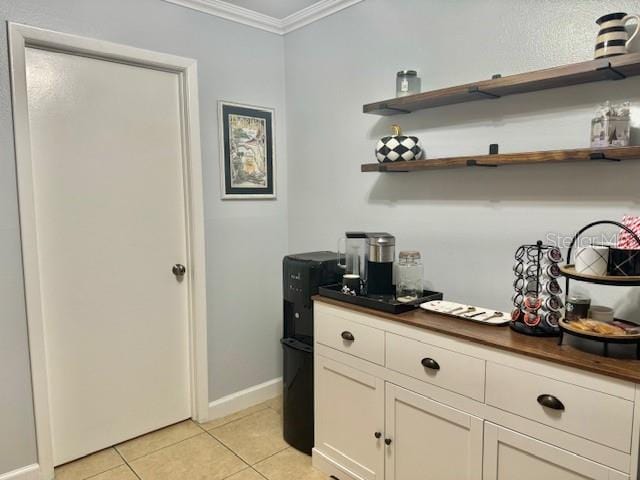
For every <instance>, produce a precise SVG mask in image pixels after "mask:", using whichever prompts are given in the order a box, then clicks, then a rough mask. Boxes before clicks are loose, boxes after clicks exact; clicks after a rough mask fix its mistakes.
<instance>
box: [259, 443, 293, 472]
mask: <svg viewBox="0 0 640 480" xmlns="http://www.w3.org/2000/svg"><path fill="white" fill-rule="evenodd" d="M288 448H291V447H289V445H287V446H286V447H284V448H283V449H281V450H278V451H277V452H274V453H272V454H271V455H269V456H268V457H265V458H263V459H262V460H258V461H257V462H256V463H254V464H253V465H251V467H252V468H253V466H254V465H258V464H259V463H262V462H266V461H267V460H269V459H270V458H273V457H275V456H276V455H278V454H279V453H282V452H284V451H285V450H287V449H288Z"/></svg>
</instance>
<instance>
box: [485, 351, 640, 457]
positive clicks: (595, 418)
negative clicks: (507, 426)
mask: <svg viewBox="0 0 640 480" xmlns="http://www.w3.org/2000/svg"><path fill="white" fill-rule="evenodd" d="M543 396H547V397H546V398H545V397H543ZM549 396H551V398H550V397H549ZM486 398H487V400H486V402H487V404H489V405H492V406H494V407H497V408H499V409H501V410H505V411H508V412H511V413H515V414H516V415H520V416H522V417H525V418H529V419H531V420H534V421H536V422H539V423H542V424H544V425H548V426H550V427H554V428H557V429H559V430H562V431H565V432H567V433H571V434H574V435H577V436H579V437H582V438H585V439H587V440H591V441H593V442H596V443H599V444H602V445H606V446H608V447H611V448H615V449H617V450H620V451H622V452H625V453H628V452H630V451H631V431H632V425H633V403H632V402H629V401H627V400H624V399H622V398H619V397H614V396H612V395H608V394H606V393H602V392H598V391H595V390H590V389H588V388H585V387H581V386H578V385H573V384H569V383H566V382H562V381H559V380H554V379H551V378H548V377H542V376H540V375H536V374H533V373H529V372H525V371H522V370H516V369H514V368H510V367H505V366H502V365H498V364H495V363H491V362H488V363H487V392H486ZM558 401H559V402H560V403H558Z"/></svg>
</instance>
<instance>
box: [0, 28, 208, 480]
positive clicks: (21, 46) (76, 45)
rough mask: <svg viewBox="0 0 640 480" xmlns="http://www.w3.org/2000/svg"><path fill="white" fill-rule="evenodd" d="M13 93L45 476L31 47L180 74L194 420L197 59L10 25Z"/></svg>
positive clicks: (204, 398) (199, 385)
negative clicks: (29, 72) (29, 74)
mask: <svg viewBox="0 0 640 480" xmlns="http://www.w3.org/2000/svg"><path fill="white" fill-rule="evenodd" d="M8 31H9V53H10V69H11V94H12V100H13V122H14V136H15V150H16V152H15V153H16V169H17V183H18V203H19V211H20V230H21V236H22V261H23V269H24V285H25V301H26V309H27V327H28V333H29V334H28V337H29V353H30V360H31V383H32V388H33V404H34V415H35V423H36V441H37V448H38V464H39V467H40V475H41V477H42V478H45V479H52V478H53V473H54V472H53V454H52V437H51V423H50V405H49V388H48V378H47V364H46V355H45V331H44V325H43V316H42V298H41V283H40V268H39V259H38V238H37V232H36V218H35V202H34V185H33V172H32V159H31V141H30V138H31V137H30V131H29V112H28V103H27V88H26V82H27V80H26V62H25V49H26V48H28V47H35V48H41V49H45V50H54V51H59V52H63V53H69V54H74V55H82V56H87V57H91V58H97V59H102V60H105V61H112V62H118V63H125V64H129V65H134V66H139V67H143V68H152V69H156V70H161V71H166V72H171V73H176V74H178V75H179V77H180V87H181V92H180V93H181V113H182V130H183V131H182V139H183V172H184V175H183V178H184V190H185V208H186V212H185V213H186V221H187V232H186V237H187V272H188V274H187V276H186V277H185V279H186V280H187V282H188V305H189V351H190V353H189V355H190V359H189V360H190V362H189V363H190V377H191V378H190V390H191V416H192V418H193V419H194V420H196V421H198V422H203V421H206V420H207V417H208V407H209V404H208V367H207V308H206V277H205V240H204V206H203V193H202V165H201V162H202V161H201V152H200V120H199V110H198V83H197V81H198V72H197V62H196V60H193V59H189V58H183V57H177V56H173V55H168V54H163V53H157V52H152V51H148V50H143V49H139V48H134V47H129V46H126V45H120V44H116V43H111V42H105V41H102V40H95V39H91V38H85V37H79V36H76V35H69V34H65V33H59V32H54V31H51V30H45V29H41V28H35V27H30V26H27V25H22V24H18V23H12V22H8Z"/></svg>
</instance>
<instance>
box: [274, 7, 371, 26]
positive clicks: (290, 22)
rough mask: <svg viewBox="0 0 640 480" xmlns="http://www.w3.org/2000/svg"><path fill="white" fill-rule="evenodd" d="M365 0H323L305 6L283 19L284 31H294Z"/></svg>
mask: <svg viewBox="0 0 640 480" xmlns="http://www.w3.org/2000/svg"><path fill="white" fill-rule="evenodd" d="M362 1H363V0H321V1H320V2H316V3H314V4H313V5H309V6H308V7H307V8H303V9H302V10H300V11H299V12H296V13H292V14H291V15H289V16H287V17H285V18H283V19H282V28H283V33H289V32H293V31H294V30H297V29H299V28H302V27H304V26H305V25H309V24H310V23H313V22H317V21H318V20H320V19H322V18H324V17H328V16H329V15H333V14H334V13H337V12H339V11H340V10H344V9H345V8H349V7H350V6H352V5H355V4H356V3H360V2H362Z"/></svg>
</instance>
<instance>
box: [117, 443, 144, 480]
mask: <svg viewBox="0 0 640 480" xmlns="http://www.w3.org/2000/svg"><path fill="white" fill-rule="evenodd" d="M113 449H114V450H115V451H116V452H117V454H118V455H120V458H121V459H122V461H123V462H124V464H125V465H126V466H127V467H129V470H131V471H132V472H133V474H134V475H135V477H136V478H137V479H138V480H142V479H141V478H140V475H138V472H136V471H135V470H134V469H133V467H132V466H131V464H129V462H127V459H126V458H124V456H123V455H122V454H121V453H120V451H119V450H118V449H117V448H116V447H113ZM140 458H142V457H140Z"/></svg>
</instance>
